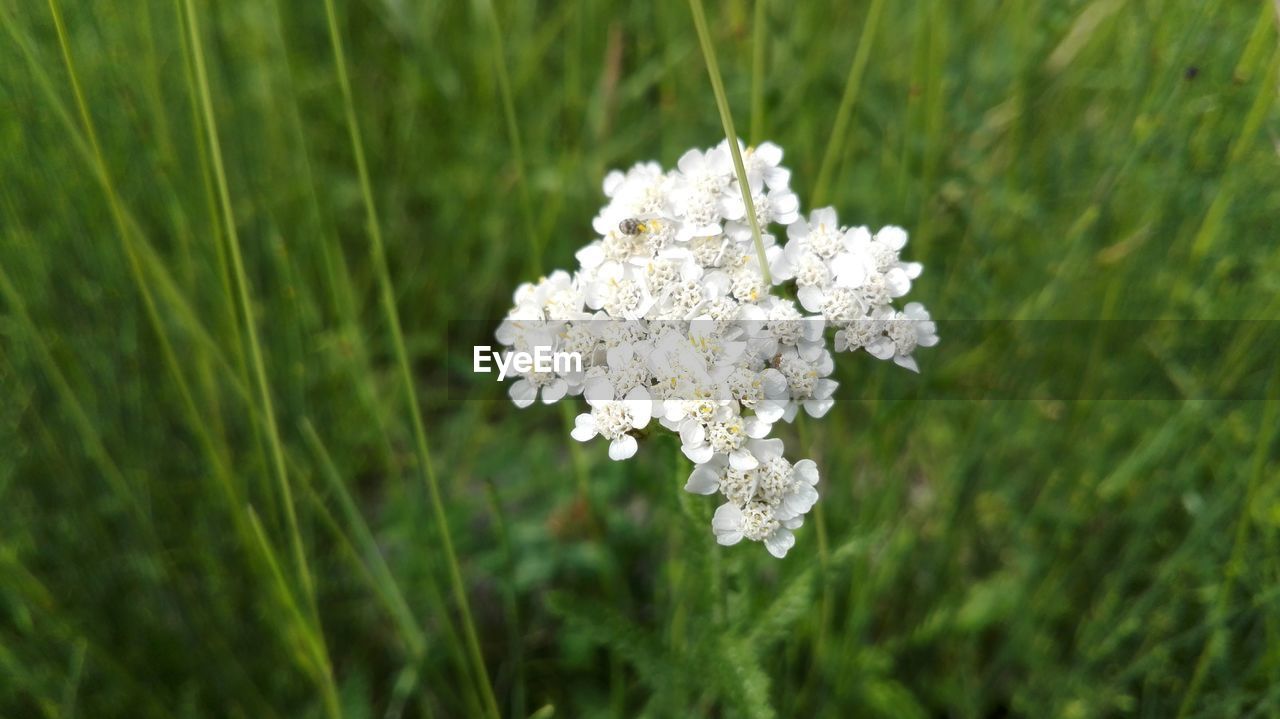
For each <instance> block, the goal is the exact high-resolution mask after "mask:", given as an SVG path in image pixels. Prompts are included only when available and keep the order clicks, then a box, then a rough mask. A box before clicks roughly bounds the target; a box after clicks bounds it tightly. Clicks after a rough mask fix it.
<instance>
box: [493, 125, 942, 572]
mask: <svg viewBox="0 0 1280 719" xmlns="http://www.w3.org/2000/svg"><path fill="white" fill-rule="evenodd" d="M740 149H741V151H742V157H743V164H744V166H745V170H746V185H747V186H746V188H745V190H746V192H745V193H744V187H743V185H742V183H741V182H740V181H739V178H738V177H737V175H736V174H735V172H734V166H733V160H732V152H731V148H730V147H729V145H728V143H727V142H722V143H720V144H719V145H718V146H716V147H713V148H711V149H709V150H698V149H694V150H690V151H688V152H687V153H685V154H684V155H683V156H681V157H680V160H679V162H678V163H677V165H676V167H675V168H674V169H672V170H664V169H663V168H662V167H661V166H660V165H658V164H657V163H654V162H647V163H640V164H637V165H635V166H633V167H632V168H631V169H629V170H627V171H625V172H623V171H618V170H615V171H613V172H610V173H609V174H608V175H607V176H606V177H605V179H604V188H603V189H604V194H605V196H606V197H607V198H608V202H607V203H606V204H605V206H604V207H603V208H601V210H600V212H599V214H597V215H596V217H595V219H594V221H593V222H592V226H593V228H594V229H595V232H596V233H597V237H596V238H595V239H594V240H592V241H591V242H589V243H588V244H587V245H586V246H584V247H583V248H582V249H580V250H579V251H578V252H577V254H576V257H577V260H578V268H577V270H575V271H574V272H573V273H572V274H570V273H568V272H564V271H560V270H557V271H556V272H553V273H552V274H551V275H550V276H548V277H545V278H543V279H541V280H539V281H538V282H536V283H526V284H523V285H521V286H520V287H519V288H518V289H517V290H516V292H515V297H514V303H513V307H512V308H511V310H510V311H509V312H508V313H507V317H506V318H505V319H504V320H503V322H502V323H501V325H500V326H499V328H498V332H497V338H498V340H499V342H501V343H502V344H503V345H504V346H505V347H506V348H507V349H508V351H509V352H531V351H533V350H536V349H539V348H541V349H545V350H548V351H550V352H572V353H574V354H576V355H577V356H578V357H579V358H580V359H581V363H580V365H578V366H570V365H568V364H566V365H563V366H555V367H554V368H553V369H552V371H534V370H531V371H527V372H517V373H513V375H512V376H511V379H512V384H511V387H510V395H511V398H512V401H514V402H515V404H516V405H517V406H519V407H527V406H529V405H531V404H533V403H534V402H535V401H536V400H539V399H540V400H541V401H542V402H543V403H548V404H549V403H552V402H556V401H559V400H561V399H565V398H572V397H582V398H583V399H584V400H585V401H586V404H587V409H586V411H585V412H583V413H582V414H579V415H578V416H577V419H576V420H575V422H574V427H573V430H572V432H571V435H572V436H573V438H574V439H575V440H578V441H580V442H588V441H592V440H593V439H596V438H602V439H604V440H605V441H607V442H608V447H609V457H610V458H611V459H613V460H625V459H628V458H630V457H632V456H634V455H635V454H636V452H637V451H638V449H639V445H640V441H639V440H640V439H641V438H642V436H643V433H642V431H644V432H647V431H652V429H653V426H655V425H656V426H658V427H661V428H664V429H667V430H669V431H671V432H673V433H675V435H676V436H678V437H679V440H680V443H681V449H682V451H683V453H684V455H685V456H686V457H688V458H689V460H690V461H691V462H693V464H694V468H693V471H692V473H691V474H690V475H689V479H688V482H687V483H686V484H685V489H686V490H687V491H689V492H693V493H695V494H702V495H714V494H718V495H720V496H721V497H722V498H723V500H724V501H723V504H721V505H720V506H719V507H718V508H717V509H716V511H715V515H714V517H713V519H712V522H711V530H712V532H713V533H714V535H715V537H716V540H717V541H718V542H719V543H720V544H723V545H732V544H737V543H738V542H740V541H742V540H743V539H747V540H750V541H753V542H760V543H762V544H764V546H765V548H766V549H767V550H768V552H769V553H770V554H772V555H773V556H775V557H783V556H785V555H786V553H787V552H788V550H790V549H791V547H792V546H794V544H795V541H796V540H795V534H794V532H795V530H797V529H799V528H800V526H801V525H802V524H803V523H804V517H805V515H806V514H807V513H808V512H809V510H811V509H812V508H813V506H814V504H815V503H816V502H817V501H818V489H817V486H818V479H819V473H818V467H817V464H816V463H815V462H814V461H813V460H811V459H800V460H798V461H795V462H792V461H791V460H789V459H787V458H786V457H785V456H784V451H783V450H784V447H783V442H782V440H781V439H779V438H776V437H772V436H771V435H772V434H773V432H774V425H775V424H776V423H778V422H791V421H793V420H794V419H795V417H796V416H797V415H798V414H799V413H800V412H801V411H803V412H805V413H806V414H808V415H809V416H810V417H813V418H821V417H822V416H823V415H825V414H826V413H827V412H828V411H829V410H830V409H831V407H832V405H833V404H834V401H835V400H834V395H835V392H836V387H837V383H836V381H835V380H833V379H831V378H830V375H831V373H832V372H833V370H834V367H835V362H834V358H833V356H832V353H833V351H834V352H836V353H840V352H857V351H859V350H863V351H865V352H866V353H867V354H868V355H870V356H872V357H874V358H876V359H880V360H892V361H893V362H894V363H896V364H898V365H899V366H902V367H905V368H907V369H910V370H912V371H916V372H918V371H919V368H918V366H917V364H916V361H915V351H916V350H917V349H918V348H920V347H931V346H933V345H935V344H937V342H938V335H937V328H936V326H935V324H934V322H933V321H932V320H931V319H930V316H929V313H928V311H927V310H925V308H924V307H923V306H922V305H921V304H920V303H918V302H910V303H907V304H905V305H904V306H902V308H901V309H899V308H897V307H896V306H895V304H894V303H895V302H896V301H897V300H899V299H900V298H902V297H903V296H905V295H906V294H907V293H908V292H909V291H910V289H911V284H912V281H913V280H915V279H917V278H919V276H920V274H921V271H922V266H921V265H920V264H919V263H915V262H905V261H903V260H902V259H901V257H900V254H901V251H902V249H903V248H904V247H905V245H906V243H907V233H906V231H905V230H903V229H902V228H900V227H893V226H890V227H883V228H881V229H879V230H876V231H873V230H871V229H870V228H868V227H865V226H847V225H843V224H841V223H840V221H839V219H838V217H837V216H836V211H835V209H833V208H830V207H824V208H818V209H815V210H812V211H811V212H809V213H808V215H803V214H801V211H800V200H799V198H798V197H797V196H796V194H795V193H794V192H792V191H791V188H790V181H791V172H790V170H788V169H786V168H785V167H783V166H782V164H781V162H782V156H783V152H782V149H781V148H779V147H778V146H777V145H775V144H773V143H768V142H766V143H763V144H761V145H759V146H758V147H754V148H751V147H742V148H740ZM744 194H747V195H749V196H750V197H751V199H752V203H751V204H752V206H753V207H754V211H755V220H756V223H757V225H758V227H759V229H760V237H759V238H758V239H757V238H756V237H755V234H754V232H753V231H752V225H751V221H750V218H749V216H748V214H747V213H748V210H747V205H746V203H745V202H744V199H743V196H744ZM775 225H777V226H781V227H783V228H785V229H784V231H785V237H786V242H785V243H784V244H783V245H781V246H779V245H778V244H777V240H776V239H775V235H774V234H772V232H771V230H772V228H773V227H774V226H775ZM778 236H782V233H781V232H779V233H778ZM757 242H759V244H758V245H757ZM762 257H763V259H762ZM762 261H763V263H764V264H767V265H768V270H769V273H768V274H766V273H765V272H764V268H763V267H762V266H761V264H762ZM767 276H768V277H770V278H771V279H772V283H770V282H769V281H767V280H766V277H767ZM781 292H785V293H787V294H785V295H784V294H781ZM789 297H794V298H795V299H794V300H793V299H789ZM536 369H538V368H535V370H536ZM543 369H545V368H543Z"/></svg>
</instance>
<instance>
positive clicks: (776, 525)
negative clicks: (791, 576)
mask: <svg viewBox="0 0 1280 719" xmlns="http://www.w3.org/2000/svg"><path fill="white" fill-rule="evenodd" d="M802 522H803V520H802V519H800V518H795V519H791V520H787V521H785V522H784V521H782V520H779V519H778V518H777V517H776V516H775V515H774V511H773V508H772V507H770V506H769V505H768V504H766V503H765V502H760V501H753V502H748V503H747V504H746V506H743V507H739V506H738V505H736V504H734V503H733V502H726V503H725V504H722V505H720V506H719V507H718V508H716V513H715V516H714V517H712V519H711V529H712V531H714V532H715V535H716V541H717V542H719V543H720V544H723V545H726V546H730V545H734V544H737V543H738V542H741V541H742V540H743V539H744V538H746V539H750V540H753V541H756V542H764V546H765V548H766V549H768V550H769V554H772V555H773V556H775V557H777V558H778V559H782V558H783V557H785V556H787V551H788V550H790V549H791V548H792V547H793V546H795V543H796V537H795V535H794V534H792V533H791V530H792V529H796V528H798V527H799V526H800V524H801V523H802Z"/></svg>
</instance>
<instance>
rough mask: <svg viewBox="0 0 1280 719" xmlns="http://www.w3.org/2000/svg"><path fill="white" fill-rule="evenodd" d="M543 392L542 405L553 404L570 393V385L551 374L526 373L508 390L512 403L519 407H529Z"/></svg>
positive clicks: (561, 378)
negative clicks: (539, 393)
mask: <svg viewBox="0 0 1280 719" xmlns="http://www.w3.org/2000/svg"><path fill="white" fill-rule="evenodd" d="M539 391H541V392H542V403H543V404H551V403H553V402H558V401H559V400H560V399H561V398H563V397H564V396H565V394H567V393H568V391H569V383H568V382H566V381H565V379H564V378H563V377H557V376H556V375H555V374H553V373H551V372H526V373H525V374H524V375H522V376H521V377H520V378H519V379H517V380H516V381H515V382H512V383H511V388H510V389H508V390H507V394H508V395H510V397H511V401H512V402H514V403H515V405H516V406H517V407H521V408H524V407H528V406H529V405H531V404H533V401H534V400H535V399H537V398H538V392H539Z"/></svg>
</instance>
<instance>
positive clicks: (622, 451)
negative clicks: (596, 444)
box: [609, 434, 640, 461]
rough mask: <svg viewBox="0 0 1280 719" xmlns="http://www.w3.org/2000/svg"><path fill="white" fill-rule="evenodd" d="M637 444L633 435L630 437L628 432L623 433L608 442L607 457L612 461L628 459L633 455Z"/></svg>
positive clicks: (637, 446)
mask: <svg viewBox="0 0 1280 719" xmlns="http://www.w3.org/2000/svg"><path fill="white" fill-rule="evenodd" d="M639 446H640V445H639V443H638V442H636V438H635V437H632V436H631V435H629V434H624V435H622V436H621V437H619V438H617V439H615V440H613V441H612V442H610V443H609V459H612V460H614V461H621V460H624V459H629V458H631V457H632V456H634V455H635V453H636V449H638V448H639Z"/></svg>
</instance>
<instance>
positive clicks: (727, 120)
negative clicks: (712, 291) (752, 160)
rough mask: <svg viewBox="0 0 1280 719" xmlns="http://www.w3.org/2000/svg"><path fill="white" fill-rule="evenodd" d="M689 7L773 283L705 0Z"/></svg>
mask: <svg viewBox="0 0 1280 719" xmlns="http://www.w3.org/2000/svg"><path fill="white" fill-rule="evenodd" d="M689 11H690V12H691V13H693V25H694V27H696V28H697V30H698V43H699V45H701V46H702V59H703V60H704V61H706V64H707V74H708V75H710V76H711V90H712V92H714V93H715V96H716V107H717V108H718V109H719V110H720V122H722V123H723V124H724V135H725V139H727V140H728V141H729V152H730V153H732V155H733V171H734V172H735V173H737V175H738V187H739V189H741V190H742V204H744V205H746V207H747V220H748V221H749V222H750V223H751V238H752V239H753V240H755V244H756V256H757V259H758V260H759V261H760V274H762V275H763V276H764V281H765V283H766V284H773V278H772V276H770V274H769V260H768V258H766V257H765V254H764V240H763V239H761V237H760V222H759V220H758V219H757V218H756V206H755V203H753V202H752V201H751V183H750V182H749V181H748V179H747V170H746V167H745V166H744V165H743V164H742V149H741V148H740V147H738V134H737V133H736V132H734V130H733V116H732V115H731V114H730V113H729V100H728V98H726V97H725V94H724V82H723V81H722V80H721V79H720V66H719V65H717V64H716V51H715V48H714V47H712V45H711V33H710V32H708V30H707V15H706V13H705V12H704V11H703V9H702V0H689Z"/></svg>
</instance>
